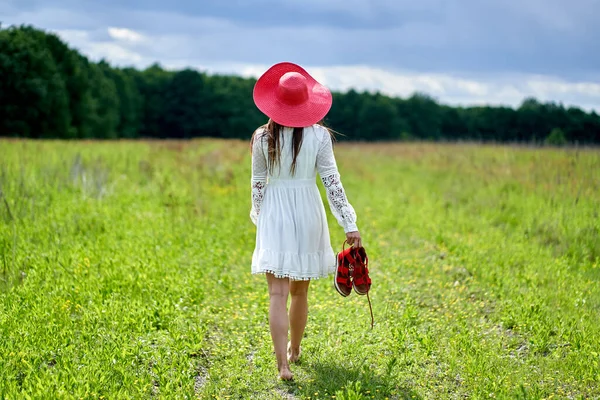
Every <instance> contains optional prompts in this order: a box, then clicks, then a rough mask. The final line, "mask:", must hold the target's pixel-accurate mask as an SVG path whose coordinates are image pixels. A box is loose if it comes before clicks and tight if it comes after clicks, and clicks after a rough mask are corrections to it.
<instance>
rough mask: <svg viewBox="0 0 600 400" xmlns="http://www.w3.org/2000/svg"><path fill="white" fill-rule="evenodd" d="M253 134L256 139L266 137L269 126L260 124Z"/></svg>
mask: <svg viewBox="0 0 600 400" xmlns="http://www.w3.org/2000/svg"><path fill="white" fill-rule="evenodd" d="M252 136H253V137H254V140H256V139H264V138H266V137H267V126H266V125H261V126H259V127H258V128H256V130H255V131H254V133H253V134H252Z"/></svg>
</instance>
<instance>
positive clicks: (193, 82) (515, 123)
mask: <svg viewBox="0 0 600 400" xmlns="http://www.w3.org/2000/svg"><path fill="white" fill-rule="evenodd" d="M254 83H255V80H254V79H250V78H242V77H238V76H227V75H215V74H207V73H205V72H202V71H197V70H194V69H184V70H180V71H171V70H166V69H164V68H162V67H161V66H160V65H158V64H154V65H152V66H150V67H148V68H146V69H144V70H141V71H140V70H137V69H135V68H117V67H114V66H111V65H110V64H109V63H108V62H106V61H100V62H98V63H96V62H92V61H90V60H89V59H88V58H87V57H85V56H84V55H83V54H81V53H80V52H78V51H77V50H76V49H73V48H71V47H69V46H68V45H67V44H66V43H65V42H64V41H62V40H61V39H60V38H59V37H58V36H57V35H55V34H53V33H50V32H47V31H44V30H41V29H37V28H35V27H32V26H25V25H24V26H12V27H7V28H3V27H0V104H1V105H2V106H1V107H0V136H5V137H23V138H57V139H92V138H93V139H117V138H129V139H133V138H174V139H185V138H195V137H214V138H241V139H244V138H245V139H247V138H249V137H250V135H251V134H252V132H253V131H254V130H255V129H256V127H258V126H260V125H262V124H263V123H265V122H266V121H265V117H264V116H263V115H262V114H261V113H260V112H259V111H258V109H257V108H256V107H255V106H254V103H253V101H252V89H253V87H254ZM333 95H334V101H333V107H332V109H331V111H330V113H329V114H328V116H327V118H326V120H325V123H326V124H327V125H328V126H330V127H331V128H333V129H334V130H335V131H337V132H339V133H341V134H342V135H340V136H339V138H340V139H342V140H354V141H397V140H428V141H440V140H444V141H457V140H464V141H478V142H514V143H539V144H543V143H546V144H552V145H563V144H583V145H590V144H598V143H600V116H599V115H598V114H597V113H596V112H594V111H592V112H586V111H584V110H582V109H581V108H578V107H573V106H565V105H563V104H559V103H555V102H548V103H543V102H540V101H538V100H536V99H534V98H527V99H524V100H523V102H522V103H521V104H520V106H519V107H518V108H512V107H507V106H473V107H456V106H449V105H444V104H440V103H439V102H438V101H437V100H436V99H434V98H432V97H431V96H428V95H427V94H424V93H415V94H413V95H412V96H410V97H408V98H399V97H390V96H386V95H383V94H380V93H370V92H357V91H354V90H350V91H348V92H345V93H338V92H334V94H333Z"/></svg>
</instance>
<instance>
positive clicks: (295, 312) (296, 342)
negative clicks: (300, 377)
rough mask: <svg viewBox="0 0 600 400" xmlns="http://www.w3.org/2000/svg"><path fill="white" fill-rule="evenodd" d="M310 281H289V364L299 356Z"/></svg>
mask: <svg viewBox="0 0 600 400" xmlns="http://www.w3.org/2000/svg"><path fill="white" fill-rule="evenodd" d="M309 284H310V281H290V293H291V295H292V303H291V304H290V331H291V335H290V336H291V338H290V354H289V357H290V362H296V361H297V360H298V357H299V356H300V343H301V342H302V336H303V335H304V328H306V319H307V317H308V285H309Z"/></svg>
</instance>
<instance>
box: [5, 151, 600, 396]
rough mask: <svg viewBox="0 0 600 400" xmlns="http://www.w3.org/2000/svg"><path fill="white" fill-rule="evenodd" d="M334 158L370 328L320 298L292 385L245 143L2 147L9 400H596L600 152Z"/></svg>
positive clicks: (319, 285)
mask: <svg viewBox="0 0 600 400" xmlns="http://www.w3.org/2000/svg"><path fill="white" fill-rule="evenodd" d="M336 152H337V158H338V163H339V166H340V169H341V172H342V178H343V181H344V184H345V187H346V191H347V193H348V195H349V197H350V200H351V202H352V204H353V206H354V208H355V209H356V211H357V213H358V216H359V227H360V229H361V233H362V235H363V238H364V243H365V246H366V248H367V250H368V252H369V256H370V260H371V270H372V278H373V282H374V286H373V289H372V300H373V305H374V314H375V319H376V323H375V328H374V329H373V330H371V329H370V327H369V325H370V319H369V313H368V307H367V303H366V299H365V298H362V297H360V298H359V297H358V296H355V295H352V296H350V297H349V298H342V297H341V296H339V295H338V294H337V293H336V292H335V290H334V289H333V287H332V284H331V281H330V280H329V279H327V280H320V281H315V282H314V283H313V284H312V285H311V291H310V297H309V302H310V312H309V322H308V328H307V332H306V337H305V339H304V342H303V350H304V351H303V359H302V362H301V364H300V365H298V366H294V367H293V371H294V373H295V374H296V379H295V381H294V382H293V383H290V384H286V383H282V382H279V381H277V380H276V372H277V371H276V367H275V360H274V356H273V354H272V350H271V341H270V336H269V331H268V319H267V304H268V297H267V291H266V283H265V281H264V277H262V276H252V275H250V258H251V254H252V250H253V246H254V243H253V240H254V233H255V230H254V226H253V225H252V223H251V222H250V219H249V217H248V213H249V207H250V194H249V179H250V177H249V173H250V165H249V164H250V159H249V152H248V144H247V143H242V142H237V141H214V140H199V141H192V142H51V141H44V142H29V141H6V140H5V141H0V189H1V191H2V195H1V197H0V278H1V279H0V398H3V399H25V398H33V399H49V398H85V399H92V398H94V399H96V398H104V399H120V398H123V399H125V398H127V399H129V398H144V399H145V398H177V399H183V398H195V397H199V398H219V399H226V398H231V399H238V398H257V399H259V398H264V399H271V398H272V399H278V398H282V397H283V398H288V399H295V398H306V399H308V398H311V399H330V398H333V396H335V398H336V399H370V398H376V399H384V398H389V399H403V398H417V399H419V398H423V399H446V398H448V399H454V398H470V399H484V398H485V399H489V398H505V399H541V398H546V399H550V398H557V399H558V398H561V399H562V398H564V399H586V398H600V367H599V365H598V363H599V362H600V355H599V353H600V283H599V281H600V216H599V213H600V153H599V152H598V150H576V149H569V150H557V149H533V148H531V149H530V148H519V147H501V146H476V145H452V144H448V145H434V144H406V145H402V144H391V145H390V144H386V145H352V144H343V145H339V146H337V148H336ZM330 230H331V234H332V241H333V243H334V244H335V245H336V246H338V245H339V246H341V243H342V240H343V238H344V235H343V231H342V229H341V228H340V227H339V226H338V225H337V223H336V222H335V221H334V220H333V218H332V217H331V216H330Z"/></svg>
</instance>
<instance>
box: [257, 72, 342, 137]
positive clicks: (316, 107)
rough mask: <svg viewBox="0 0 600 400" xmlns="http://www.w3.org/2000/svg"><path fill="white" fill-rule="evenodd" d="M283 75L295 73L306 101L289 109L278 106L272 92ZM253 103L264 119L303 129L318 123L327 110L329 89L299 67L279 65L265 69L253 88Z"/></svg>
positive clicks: (280, 104) (330, 98) (279, 104)
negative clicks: (302, 83)
mask: <svg viewBox="0 0 600 400" xmlns="http://www.w3.org/2000/svg"><path fill="white" fill-rule="evenodd" d="M287 72H298V73H300V74H302V75H303V76H304V77H305V78H306V84H307V88H308V99H307V100H306V101H305V102H303V103H300V104H297V105H293V106H290V105H288V104H285V103H282V102H281V101H280V100H279V99H278V98H277V97H276V96H275V93H276V91H277V88H278V86H279V79H280V78H281V77H282V76H283V75H284V74H286V73H287ZM253 98H254V104H256V107H258V109H259V110H260V111H262V112H263V113H264V114H265V115H266V116H268V117H269V118H271V119H272V120H273V121H275V122H277V123H278V124H280V125H283V126H290V127H305V126H311V125H313V124H316V123H317V122H319V121H321V120H322V119H323V118H324V117H325V116H326V115H327V113H328V112H329V110H330V109H331V103H332V100H333V99H332V96H331V92H330V91H329V89H327V88H326V87H325V86H323V85H321V84H320V83H319V82H317V81H316V80H315V79H314V78H313V77H312V76H310V74H309V73H308V72H306V71H305V70H304V69H303V68H302V67H300V66H299V65H296V64H293V63H289V62H283V63H279V64H275V65H273V66H272V67H271V68H269V69H268V70H267V71H266V72H265V73H264V74H263V75H262V76H261V77H260V78H258V80H257V81H256V84H255V85H254V92H253Z"/></svg>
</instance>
